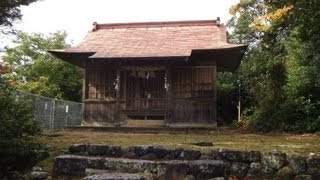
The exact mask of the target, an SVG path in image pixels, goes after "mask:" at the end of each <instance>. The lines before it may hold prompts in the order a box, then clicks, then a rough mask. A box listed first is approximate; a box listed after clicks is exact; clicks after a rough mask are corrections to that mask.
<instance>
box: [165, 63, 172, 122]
mask: <svg viewBox="0 0 320 180" xmlns="http://www.w3.org/2000/svg"><path fill="white" fill-rule="evenodd" d="M165 78H166V81H167V82H165V83H166V84H165V86H166V87H165V88H166V90H165V92H166V97H165V122H166V123H167V124H169V123H170V121H172V112H171V109H172V102H173V101H172V91H171V89H172V78H171V68H170V67H167V68H166V77H165Z"/></svg>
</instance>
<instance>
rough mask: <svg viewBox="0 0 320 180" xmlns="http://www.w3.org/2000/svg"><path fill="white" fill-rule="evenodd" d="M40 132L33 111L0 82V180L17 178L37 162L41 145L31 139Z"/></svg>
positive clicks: (25, 102)
mask: <svg viewBox="0 0 320 180" xmlns="http://www.w3.org/2000/svg"><path fill="white" fill-rule="evenodd" d="M0 81H1V79H0ZM40 131H41V126H40V124H39V123H38V122H37V121H35V120H34V113H33V108H32V107H31V106H30V105H28V102H27V101H25V100H23V99H21V98H20V99H19V98H17V96H16V95H15V94H14V93H13V91H12V89H10V88H9V87H7V86H6V85H3V84H1V83H0V164H1V166H0V179H3V178H9V179H10V178H17V177H15V174H17V173H19V172H23V171H25V170H27V169H29V168H31V167H32V166H34V165H35V164H36V163H37V162H38V161H39V154H41V153H39V152H41V151H42V149H43V146H42V145H41V144H39V143H37V142H35V141H34V140H33V136H34V135H36V134H38V133H39V132H40Z"/></svg>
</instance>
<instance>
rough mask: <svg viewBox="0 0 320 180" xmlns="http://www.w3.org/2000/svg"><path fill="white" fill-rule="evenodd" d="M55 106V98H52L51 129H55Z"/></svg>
mask: <svg viewBox="0 0 320 180" xmlns="http://www.w3.org/2000/svg"><path fill="white" fill-rule="evenodd" d="M55 106H56V100H55V99H53V101H52V112H51V125H52V127H51V130H52V131H55V127H54V126H55V117H54V116H55V113H54V111H55Z"/></svg>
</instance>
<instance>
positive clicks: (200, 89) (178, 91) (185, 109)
mask: <svg viewBox="0 0 320 180" xmlns="http://www.w3.org/2000/svg"><path fill="white" fill-rule="evenodd" d="M215 82H216V67H215V66H209V67H184V68H182V67H181V68H179V67H176V68H173V69H172V70H171V84H172V88H171V92H169V95H168V96H170V97H168V98H169V99H168V101H169V105H168V110H167V111H169V112H168V113H167V117H166V118H167V121H168V122H169V123H188V124H192V123H200V124H215V123H216V87H215ZM170 94H171V95H170Z"/></svg>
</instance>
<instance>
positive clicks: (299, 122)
mask: <svg viewBox="0 0 320 180" xmlns="http://www.w3.org/2000/svg"><path fill="white" fill-rule="evenodd" d="M319 107H320V106H319V103H316V102H312V101H311V100H310V99H307V98H305V97H299V98H297V99H294V100H288V101H287V102H286V103H284V104H282V105H281V107H280V110H279V111H278V112H277V113H276V114H275V116H277V117H278V118H279V119H281V120H282V122H283V123H282V129H283V130H285V131H294V132H317V131H320V113H319V110H318V109H319Z"/></svg>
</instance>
